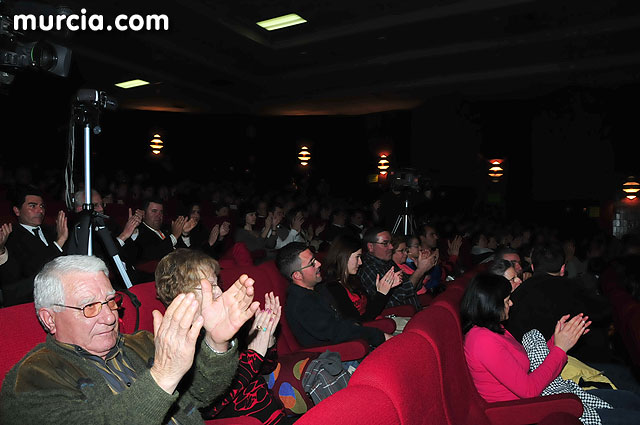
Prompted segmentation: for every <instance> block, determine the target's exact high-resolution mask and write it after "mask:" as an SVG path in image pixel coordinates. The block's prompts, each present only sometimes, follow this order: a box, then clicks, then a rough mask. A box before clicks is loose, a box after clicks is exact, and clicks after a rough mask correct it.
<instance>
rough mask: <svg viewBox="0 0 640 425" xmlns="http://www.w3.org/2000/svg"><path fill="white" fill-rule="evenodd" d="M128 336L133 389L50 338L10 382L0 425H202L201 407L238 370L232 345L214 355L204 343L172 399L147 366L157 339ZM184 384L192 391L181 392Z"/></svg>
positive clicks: (0, 411) (3, 398)
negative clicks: (112, 383) (115, 386)
mask: <svg viewBox="0 0 640 425" xmlns="http://www.w3.org/2000/svg"><path fill="white" fill-rule="evenodd" d="M123 336H124V351H125V353H126V355H127V357H128V359H129V361H130V362H131V363H132V366H133V369H134V370H135V371H136V374H137V379H136V380H135V381H134V382H133V383H132V385H131V387H129V388H127V389H126V390H125V391H123V392H121V393H119V394H114V393H113V392H112V391H111V389H110V388H109V386H108V385H107V383H106V382H105V380H104V377H103V376H102V375H100V372H99V371H98V370H97V369H96V368H95V367H94V366H92V365H90V364H89V363H88V362H90V360H88V359H85V358H83V357H81V356H78V355H76V354H75V353H73V352H70V351H68V350H66V349H64V348H62V347H61V346H59V345H58V344H56V343H55V341H54V340H53V338H52V337H51V336H48V337H47V341H46V342H45V343H43V344H39V345H38V346H36V347H35V348H34V349H33V350H31V351H30V352H29V353H28V354H27V355H26V356H25V357H24V358H23V359H22V360H20V362H19V363H18V364H16V365H15V366H14V367H13V368H12V369H11V370H10V371H9V373H8V374H7V376H6V377H5V380H4V383H3V385H2V395H1V398H0V423H2V424H4V425H12V424H16V425H23V424H37V425H41V424H44V423H46V424H91V425H100V424H110V425H111V424H127V425H131V424H136V425H142V424H153V425H159V424H162V423H167V422H168V421H169V420H170V418H171V417H173V418H174V419H175V420H176V421H177V422H178V423H179V424H180V425H190V424H202V423H203V420H202V418H201V416H200V412H199V411H198V408H200V407H204V406H207V405H209V404H210V403H211V401H212V400H214V399H215V398H216V397H217V396H219V395H220V394H222V393H223V392H224V391H225V390H226V389H227V387H228V386H229V384H230V383H231V380H232V379H233V376H234V375H235V372H236V368H237V366H238V354H237V349H236V348H235V347H234V348H232V349H230V350H229V351H228V352H227V353H224V354H216V353H214V352H213V351H211V349H209V348H208V347H206V345H205V344H204V342H202V343H201V345H200V350H199V351H198V353H197V354H196V358H195V361H194V366H193V367H192V369H191V371H190V372H189V373H188V374H187V375H185V377H184V378H183V380H182V382H181V383H180V386H179V387H178V390H177V391H175V392H174V394H167V393H166V392H165V391H164V390H163V389H162V388H160V387H159V386H158V385H157V384H156V382H155V381H154V380H153V378H152V376H151V373H150V369H149V368H150V365H151V364H152V363H153V355H154V352H155V347H154V344H153V335H151V334H150V333H149V332H146V331H140V332H137V333H135V334H133V335H123ZM183 387H187V389H186V390H185V391H182V392H179V391H180V389H181V388H183Z"/></svg>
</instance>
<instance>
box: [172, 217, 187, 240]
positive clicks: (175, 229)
mask: <svg viewBox="0 0 640 425" xmlns="http://www.w3.org/2000/svg"><path fill="white" fill-rule="evenodd" d="M186 222H187V218H186V217H183V216H178V218H176V219H175V220H173V221H172V222H171V234H172V235H173V236H175V237H176V239H178V238H179V237H180V236H181V235H182V230H183V229H184V224H185V223H186Z"/></svg>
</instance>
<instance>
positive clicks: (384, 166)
mask: <svg viewBox="0 0 640 425" xmlns="http://www.w3.org/2000/svg"><path fill="white" fill-rule="evenodd" d="M389 166H390V165H389V160H388V159H387V155H385V154H382V155H380V160H379V161H378V170H380V174H381V175H383V176H384V175H386V174H387V170H388V169H389Z"/></svg>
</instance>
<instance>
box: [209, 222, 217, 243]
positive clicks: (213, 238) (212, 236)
mask: <svg viewBox="0 0 640 425" xmlns="http://www.w3.org/2000/svg"><path fill="white" fill-rule="evenodd" d="M219 235H220V225H219V224H216V225H215V226H213V229H211V232H210V233H209V246H213V245H214V244H215V243H216V241H217V240H218V236H219Z"/></svg>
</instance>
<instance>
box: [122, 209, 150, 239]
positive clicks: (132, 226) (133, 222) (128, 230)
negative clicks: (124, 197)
mask: <svg viewBox="0 0 640 425" xmlns="http://www.w3.org/2000/svg"><path fill="white" fill-rule="evenodd" d="M142 217H144V211H142V210H136V212H135V214H133V213H132V212H131V208H129V218H128V219H127V222H126V223H125V225H124V229H122V233H120V235H119V236H118V239H120V240H121V241H122V242H124V241H126V240H127V239H129V238H130V237H131V235H133V232H135V230H136V229H137V228H138V226H139V225H140V223H142Z"/></svg>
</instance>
